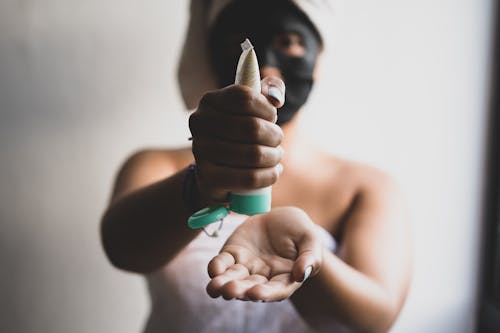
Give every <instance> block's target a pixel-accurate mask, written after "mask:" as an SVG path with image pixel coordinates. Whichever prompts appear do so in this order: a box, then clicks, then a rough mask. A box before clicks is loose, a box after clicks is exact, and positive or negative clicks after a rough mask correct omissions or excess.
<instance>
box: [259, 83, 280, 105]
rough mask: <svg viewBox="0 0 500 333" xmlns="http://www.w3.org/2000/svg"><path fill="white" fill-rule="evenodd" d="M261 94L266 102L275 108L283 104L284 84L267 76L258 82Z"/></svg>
mask: <svg viewBox="0 0 500 333" xmlns="http://www.w3.org/2000/svg"><path fill="white" fill-rule="evenodd" d="M260 85H261V92H262V94H263V95H264V96H266V98H267V100H268V101H269V102H270V103H271V104H272V105H273V106H274V107H276V108H280V107H282V106H283V104H285V83H284V82H283V81H282V80H281V79H279V78H277V77H275V76H268V77H266V78H264V79H262V81H260Z"/></svg>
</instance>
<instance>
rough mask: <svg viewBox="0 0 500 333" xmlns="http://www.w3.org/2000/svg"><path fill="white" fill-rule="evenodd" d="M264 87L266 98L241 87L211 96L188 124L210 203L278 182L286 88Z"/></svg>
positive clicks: (267, 83)
mask: <svg viewBox="0 0 500 333" xmlns="http://www.w3.org/2000/svg"><path fill="white" fill-rule="evenodd" d="M261 85H262V94H261V93H256V92H254V91H252V90H251V89H250V88H248V87H245V86H241V85H231V86H228V87H226V88H223V89H220V90H215V91H212V92H208V93H206V94H205V95H204V96H203V98H202V99H201V101H200V104H199V107H198V109H197V110H196V111H195V112H194V113H193V114H192V115H191V116H190V118H189V128H190V130H191V134H192V137H193V155H194V157H195V160H196V167H197V173H196V176H197V184H198V188H199V190H200V192H201V194H202V196H203V198H204V199H205V200H206V201H208V203H210V202H213V201H226V199H227V194H228V192H231V191H237V190H249V189H256V188H262V187H266V186H270V185H272V184H274V183H275V182H276V181H277V179H278V176H279V173H280V170H281V169H280V167H279V166H278V164H279V162H280V160H281V156H282V154H283V150H282V149H281V148H280V147H279V145H280V143H281V139H282V138H283V132H282V130H281V128H280V127H279V126H278V125H276V124H275V122H276V117H277V113H276V108H277V107H281V106H282V105H283V102H284V100H283V99H284V98H283V97H282V96H285V86H284V83H283V81H281V80H280V79H278V78H273V77H269V78H265V79H263V80H262V84H261ZM272 88H273V89H272ZM280 97H281V98H280Z"/></svg>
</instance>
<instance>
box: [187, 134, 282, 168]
mask: <svg viewBox="0 0 500 333" xmlns="http://www.w3.org/2000/svg"><path fill="white" fill-rule="evenodd" d="M193 151H194V152H196V153H195V154H196V156H197V157H199V158H203V159H206V160H209V161H211V162H212V163H214V164H218V165H226V166H231V167H245V168H269V167H273V166H275V165H276V164H278V163H279V162H280V160H281V157H282V156H283V149H282V148H281V147H280V146H278V147H269V146H264V145H256V144H244V143H236V142H228V141H223V140H219V139H209V138H207V139H203V140H201V139H200V140H193Z"/></svg>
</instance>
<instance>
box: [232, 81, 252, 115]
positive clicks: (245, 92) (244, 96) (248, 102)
mask: <svg viewBox="0 0 500 333" xmlns="http://www.w3.org/2000/svg"><path fill="white" fill-rule="evenodd" d="M234 98H235V100H236V101H237V104H238V105H237V106H238V107H239V108H241V109H243V110H252V108H253V106H254V105H255V100H256V96H255V94H254V93H253V91H252V90H251V89H250V88H248V87H245V86H238V85H236V86H235V89H234Z"/></svg>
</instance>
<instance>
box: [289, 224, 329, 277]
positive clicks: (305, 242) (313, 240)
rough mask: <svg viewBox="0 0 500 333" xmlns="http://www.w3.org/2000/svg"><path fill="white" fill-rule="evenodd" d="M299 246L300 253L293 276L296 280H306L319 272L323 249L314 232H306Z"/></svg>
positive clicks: (293, 269)
mask: <svg viewBox="0 0 500 333" xmlns="http://www.w3.org/2000/svg"><path fill="white" fill-rule="evenodd" d="M297 247H298V252H299V253H298V256H297V259H296V260H295V263H294V265H293V268H292V277H293V279H294V281H297V282H304V281H305V280H306V279H307V278H309V277H311V276H314V275H316V274H317V273H318V271H319V269H320V267H321V263H322V261H323V249H322V246H321V242H320V241H319V240H318V239H317V237H316V235H315V234H314V233H313V232H311V233H308V234H306V235H305V236H304V237H303V238H302V239H301V241H300V242H299V244H297Z"/></svg>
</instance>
